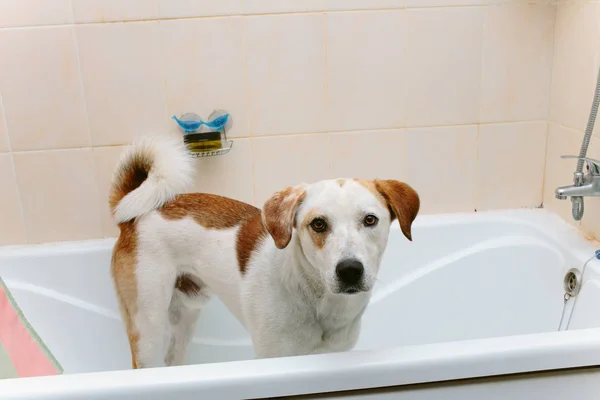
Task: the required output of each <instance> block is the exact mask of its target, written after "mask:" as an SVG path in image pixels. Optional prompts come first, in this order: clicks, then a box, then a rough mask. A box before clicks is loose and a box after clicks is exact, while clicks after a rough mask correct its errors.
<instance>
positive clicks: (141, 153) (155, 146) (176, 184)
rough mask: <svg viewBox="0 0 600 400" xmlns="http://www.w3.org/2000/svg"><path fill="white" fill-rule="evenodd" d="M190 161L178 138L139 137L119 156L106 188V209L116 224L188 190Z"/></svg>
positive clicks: (191, 170)
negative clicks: (108, 187) (111, 179)
mask: <svg viewBox="0 0 600 400" xmlns="http://www.w3.org/2000/svg"><path fill="white" fill-rule="evenodd" d="M193 176H194V166H193V160H192V158H191V157H190V155H189V151H188V150H187V148H186V147H185V145H184V144H183V141H182V140H181V139H179V140H177V139H176V138H173V137H171V136H167V135H165V136H153V137H142V138H140V139H137V140H135V141H134V143H133V145H132V146H131V147H130V148H128V149H127V150H126V151H125V153H124V154H123V155H122V156H121V159H120V160H119V163H118V165H117V169H116V171H115V174H114V176H113V181H112V184H111V189H110V197H109V203H110V209H111V211H112V213H113V215H114V217H115V220H116V222H117V223H122V222H127V221H129V220H132V219H134V218H136V217H139V216H142V215H144V214H146V213H149V212H150V211H153V210H156V209H159V208H160V207H162V206H163V204H165V203H166V202H167V201H169V200H171V199H173V198H174V197H175V196H177V195H178V194H181V193H185V192H186V191H187V190H189V188H190V186H191V184H192V182H193Z"/></svg>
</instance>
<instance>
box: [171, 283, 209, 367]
mask: <svg viewBox="0 0 600 400" xmlns="http://www.w3.org/2000/svg"><path fill="white" fill-rule="evenodd" d="M209 299H210V296H209V292H208V289H207V288H206V287H205V286H204V285H203V284H202V282H200V280H198V279H197V278H194V277H192V276H190V275H187V274H184V275H180V276H178V277H177V280H176V283H175V292H174V293H173V298H172V299H171V305H170V306H169V323H170V325H171V330H170V331H171V338H170V340H169V348H168V349H167V354H166V355H165V364H166V365H168V366H175V365H183V364H184V363H185V355H186V352H187V349H188V347H189V345H190V343H191V341H192V339H193V336H194V331H195V330H196V322H197V321H198V317H199V315H200V311H201V309H202V307H203V306H204V305H205V304H206V302H207V301H208V300H209Z"/></svg>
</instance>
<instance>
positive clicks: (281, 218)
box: [262, 185, 306, 249]
mask: <svg viewBox="0 0 600 400" xmlns="http://www.w3.org/2000/svg"><path fill="white" fill-rule="evenodd" d="M305 194H306V192H305V185H300V186H293V187H288V188H285V189H283V190H280V191H279V192H277V193H275V194H274V195H273V196H271V198H270V199H269V200H267V201H266V202H265V205H264V207H263V212H262V220H263V224H264V225H265V228H266V229H267V232H269V234H270V235H271V236H272V237H273V240H274V241H275V245H276V246H277V248H278V249H283V248H285V247H286V246H287V245H288V244H289V243H290V240H292V229H293V227H294V223H295V220H296V210H297V208H298V206H299V205H300V203H301V202H302V200H303V199H304V196H305Z"/></svg>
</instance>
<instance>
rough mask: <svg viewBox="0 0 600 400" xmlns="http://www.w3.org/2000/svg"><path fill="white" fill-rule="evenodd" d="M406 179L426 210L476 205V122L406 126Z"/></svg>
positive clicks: (453, 209) (463, 208) (469, 209)
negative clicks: (473, 123) (451, 124)
mask: <svg viewBox="0 0 600 400" xmlns="http://www.w3.org/2000/svg"><path fill="white" fill-rule="evenodd" d="M406 134H407V136H406V149H407V152H406V153H407V154H406V181H407V182H408V183H409V184H410V185H411V186H412V187H414V188H415V190H416V191H417V192H418V193H419V196H420V198H421V212H422V213H425V214H435V213H447V212H463V211H464V212H472V211H473V210H474V209H475V181H476V167H477V126H475V125H472V126H457V127H441V128H411V129H407V130H406Z"/></svg>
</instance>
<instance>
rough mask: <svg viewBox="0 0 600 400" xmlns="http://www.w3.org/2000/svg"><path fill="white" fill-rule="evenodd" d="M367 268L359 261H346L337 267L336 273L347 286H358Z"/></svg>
mask: <svg viewBox="0 0 600 400" xmlns="http://www.w3.org/2000/svg"><path fill="white" fill-rule="evenodd" d="M364 271H365V268H364V267H363V265H362V263H361V262H360V261H358V260H344V261H340V263H339V264H338V265H337V266H336V267H335V273H336V275H337V276H338V278H340V281H341V282H342V283H344V284H346V285H356V284H357V283H359V282H360V280H361V279H362V276H363V273H364Z"/></svg>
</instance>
